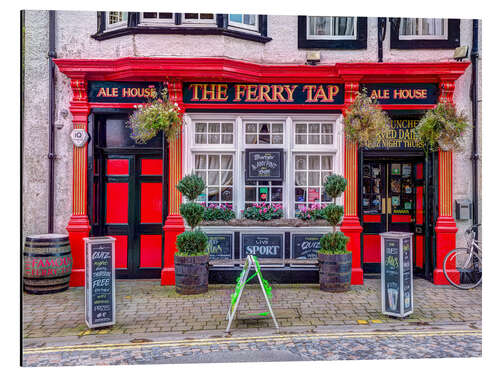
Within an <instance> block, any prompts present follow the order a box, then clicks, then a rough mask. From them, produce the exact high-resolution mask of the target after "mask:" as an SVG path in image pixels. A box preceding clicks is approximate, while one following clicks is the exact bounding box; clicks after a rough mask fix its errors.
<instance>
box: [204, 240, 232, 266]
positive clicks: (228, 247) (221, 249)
mask: <svg viewBox="0 0 500 375" xmlns="http://www.w3.org/2000/svg"><path fill="white" fill-rule="evenodd" d="M207 236H208V252H209V253H210V259H212V260H217V259H232V258H233V235H232V234H207Z"/></svg>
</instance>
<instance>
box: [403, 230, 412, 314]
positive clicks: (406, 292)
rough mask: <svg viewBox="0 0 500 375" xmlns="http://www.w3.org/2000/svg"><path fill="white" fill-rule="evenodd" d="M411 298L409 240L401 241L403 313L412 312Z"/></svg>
mask: <svg viewBox="0 0 500 375" xmlns="http://www.w3.org/2000/svg"><path fill="white" fill-rule="evenodd" d="M412 304H413V298H412V265H411V251H410V239H409V238H405V239H403V305H404V306H403V308H404V312H405V313H406V312H408V311H411V310H413V306H412Z"/></svg>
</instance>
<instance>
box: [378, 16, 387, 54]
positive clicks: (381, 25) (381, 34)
mask: <svg viewBox="0 0 500 375" xmlns="http://www.w3.org/2000/svg"><path fill="white" fill-rule="evenodd" d="M386 25H387V18H385V17H378V18H377V30H378V62H382V61H384V47H383V43H384V39H385V29H386Z"/></svg>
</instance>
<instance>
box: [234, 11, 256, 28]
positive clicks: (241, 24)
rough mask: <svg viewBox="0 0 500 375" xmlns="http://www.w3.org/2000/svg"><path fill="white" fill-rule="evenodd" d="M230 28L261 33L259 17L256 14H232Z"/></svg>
mask: <svg viewBox="0 0 500 375" xmlns="http://www.w3.org/2000/svg"><path fill="white" fill-rule="evenodd" d="M229 26H234V27H237V28H242V29H245V30H252V31H259V17H258V15H256V14H230V15H229Z"/></svg>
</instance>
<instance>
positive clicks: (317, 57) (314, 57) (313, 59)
mask: <svg viewBox="0 0 500 375" xmlns="http://www.w3.org/2000/svg"><path fill="white" fill-rule="evenodd" d="M306 60H307V62H306V64H308V65H316V64H317V63H319V62H320V61H321V53H320V52H319V51H309V52H307V55H306Z"/></svg>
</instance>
